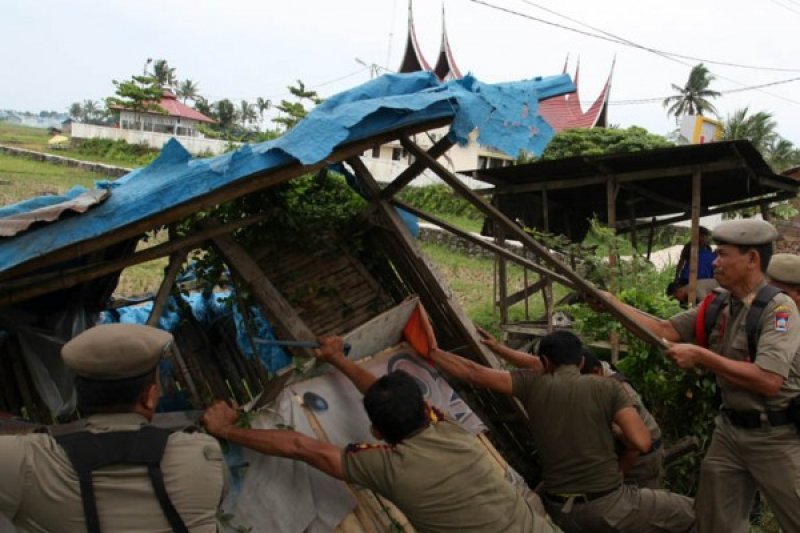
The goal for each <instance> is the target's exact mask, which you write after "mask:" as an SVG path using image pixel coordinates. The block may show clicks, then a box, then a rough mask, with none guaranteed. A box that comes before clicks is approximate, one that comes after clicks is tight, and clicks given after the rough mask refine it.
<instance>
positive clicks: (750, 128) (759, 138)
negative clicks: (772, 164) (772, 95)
mask: <svg viewBox="0 0 800 533" xmlns="http://www.w3.org/2000/svg"><path fill="white" fill-rule="evenodd" d="M749 111H750V109H749V108H747V107H744V108H742V109H737V110H736V111H734V112H733V114H731V115H728V117H727V118H726V119H725V124H724V127H723V131H722V139H723V140H725V141H733V140H735V139H747V140H749V141H750V142H751V143H753V146H755V147H756V149H757V150H758V151H759V152H761V153H766V151H767V149H768V148H769V146H770V145H771V144H772V143H773V142H774V141H775V140H776V138H778V134H777V132H776V131H775V129H776V128H777V126H778V124H777V123H776V122H775V121H774V120H773V119H772V113H768V112H766V111H759V112H758V113H754V114H748V113H749Z"/></svg>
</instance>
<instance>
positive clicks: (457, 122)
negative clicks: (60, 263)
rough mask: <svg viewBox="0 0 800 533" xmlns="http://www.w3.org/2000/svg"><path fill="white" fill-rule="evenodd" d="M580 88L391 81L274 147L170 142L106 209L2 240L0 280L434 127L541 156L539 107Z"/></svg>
mask: <svg viewBox="0 0 800 533" xmlns="http://www.w3.org/2000/svg"><path fill="white" fill-rule="evenodd" d="M574 90H575V86H574V84H573V83H572V81H571V80H570V79H569V76H567V75H560V76H551V77H547V78H534V79H531V80H526V81H519V82H513V83H501V84H484V83H481V82H479V81H478V80H476V79H475V78H474V77H472V76H466V77H464V78H463V79H460V80H454V81H450V82H447V83H440V82H439V81H438V79H437V78H436V76H435V75H433V74H432V73H429V72H416V73H412V74H388V75H385V76H382V77H380V78H377V79H375V80H372V81H370V82H368V83H365V84H363V85H361V86H358V87H355V88H353V89H350V90H348V91H345V92H343V93H340V94H337V95H335V96H333V97H331V98H329V99H328V100H327V101H325V102H323V103H322V104H320V105H319V106H318V107H317V108H316V109H314V110H313V111H312V112H311V113H309V115H308V116H307V117H306V118H305V119H304V120H303V121H301V122H300V123H299V124H298V125H297V126H296V127H295V128H293V129H292V130H290V131H289V132H288V133H287V134H286V135H284V136H282V137H280V138H278V139H275V140H273V141H269V142H265V143H262V144H255V145H245V146H242V147H241V148H239V149H238V150H236V151H235V152H230V153H227V154H223V155H220V156H217V157H213V158H209V159H192V157H191V155H190V154H189V152H187V151H186V150H185V149H184V148H183V147H182V146H181V145H180V143H178V142H177V141H175V140H174V139H173V140H171V141H170V142H169V143H167V145H166V146H165V147H164V149H163V150H162V152H161V154H160V156H159V157H158V159H156V160H155V161H154V162H153V163H151V164H150V165H149V166H147V167H144V168H141V169H137V170H134V171H133V172H131V173H129V174H126V175H125V176H123V177H121V178H119V179H118V180H116V181H114V182H113V183H112V184H111V185H110V186H111V190H112V194H111V197H110V198H109V199H108V200H106V201H105V202H104V203H102V204H100V205H98V206H96V207H94V208H93V209H91V210H89V211H88V212H86V213H84V214H81V215H79V216H74V217H70V218H67V219H62V220H59V221H57V222H54V223H52V224H49V225H47V226H43V227H38V228H35V229H32V230H29V231H28V232H26V233H22V234H19V235H17V236H15V237H13V238H10V239H7V240H3V241H0V272H2V271H5V270H8V269H11V268H13V267H16V266H19V265H22V264H24V263H26V262H28V261H31V260H32V259H35V258H37V257H40V256H43V255H45V254H49V253H51V252H54V251H57V250H61V249H64V248H66V247H69V246H74V245H76V244H78V243H82V242H87V241H91V240H92V239H95V238H97V237H100V236H102V235H105V234H109V233H112V232H114V231H116V230H119V229H121V228H123V227H126V226H129V225H131V224H134V223H136V222H139V221H142V220H144V219H147V218H148V217H153V216H154V215H156V214H159V213H164V212H167V211H169V210H170V209H173V208H178V207H180V206H181V205H182V204H185V203H187V202H189V201H192V200H195V199H198V198H200V197H203V196H206V195H211V194H212V193H214V192H215V191H218V190H220V189H223V188H226V187H229V186H234V185H235V184H237V183H239V182H243V181H245V180H247V179H248V177H251V176H253V175H254V174H256V173H264V172H266V171H269V170H273V169H277V168H279V167H283V166H287V165H292V164H298V163H300V164H302V165H311V164H317V163H319V162H321V161H324V160H325V158H327V157H328V156H329V155H330V154H331V152H333V151H334V150H335V149H336V148H337V147H339V146H340V145H342V144H345V143H350V142H353V141H359V140H365V139H369V138H371V137H374V136H376V135H379V134H382V133H386V132H389V131H394V130H396V129H398V128H403V127H408V126H414V125H421V124H425V123H428V122H431V121H433V120H437V119H451V120H452V124H451V127H450V133H449V134H450V135H451V136H452V138H453V139H454V140H456V141H457V142H459V143H462V144H463V143H465V142H467V139H468V136H469V134H470V132H472V131H473V130H474V129H475V128H478V130H479V137H478V139H479V142H480V143H481V144H483V145H485V146H490V147H494V148H497V149H499V150H502V151H504V152H506V153H508V154H509V155H512V156H516V155H517V154H518V153H519V152H520V151H521V150H525V151H527V152H529V153H533V154H539V153H541V151H542V150H543V149H544V147H545V146H546V144H547V143H548V142H549V140H550V138H551V137H552V135H553V130H552V128H551V127H550V126H549V125H548V124H547V123H546V122H545V121H544V119H542V117H541V116H540V115H539V114H538V102H539V100H542V99H545V98H549V97H552V96H557V95H560V94H565V93H569V92H573V91H574ZM331 162H332V163H333V162H335V161H331ZM300 171H302V170H301V169H300ZM177 217H178V215H176V218H177Z"/></svg>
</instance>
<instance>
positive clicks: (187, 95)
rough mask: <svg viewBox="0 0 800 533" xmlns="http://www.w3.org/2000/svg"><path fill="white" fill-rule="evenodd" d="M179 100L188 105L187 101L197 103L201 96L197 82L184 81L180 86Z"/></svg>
mask: <svg viewBox="0 0 800 533" xmlns="http://www.w3.org/2000/svg"><path fill="white" fill-rule="evenodd" d="M177 94H178V98H182V99H183V103H184V104H185V103H186V100H192V101H195V102H196V101H197V97H198V96H200V86H199V85H197V83H196V82H193V81H192V80H183V81H182V82H180V83H179V84H178V91H177Z"/></svg>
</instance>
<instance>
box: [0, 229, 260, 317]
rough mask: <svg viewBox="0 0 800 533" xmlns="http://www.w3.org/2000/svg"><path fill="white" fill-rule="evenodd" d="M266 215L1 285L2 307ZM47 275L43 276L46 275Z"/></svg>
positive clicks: (155, 256)
mask: <svg viewBox="0 0 800 533" xmlns="http://www.w3.org/2000/svg"><path fill="white" fill-rule="evenodd" d="M263 218H264V217H263V216H261V215H257V216H252V217H247V218H243V219H241V220H237V221H235V222H229V223H227V224H225V225H222V226H219V227H217V228H209V229H207V230H203V231H198V232H195V233H192V234H190V235H188V236H186V237H184V238H182V239H179V240H176V241H168V242H165V243H164V244H159V245H157V246H153V247H152V248H146V249H144V250H142V251H141V252H136V253H135V254H133V255H130V256H128V257H123V258H121V259H115V260H112V261H104V262H102V263H95V264H93V265H89V266H87V267H79V268H73V269H68V270H60V271H55V272H52V273H48V274H46V276H44V277H39V276H34V277H31V278H25V279H22V280H15V281H13V282H8V283H4V284H2V285H0V307H5V306H7V305H12V304H15V303H19V302H24V301H25V300H30V299H31V298H35V297H36V296H41V295H43V294H48V293H51V292H55V291H59V290H62V289H69V288H70V287H74V286H75V285H78V284H80V283H84V282H86V281H91V280H93V279H95V278H99V277H102V276H105V275H108V274H112V273H114V272H119V271H120V270H123V269H124V268H127V267H129V266H133V265H138V264H140V263H145V262H147V261H152V260H153V259H158V258H159V257H164V256H166V255H169V254H171V253H174V252H177V251H178V250H181V249H184V248H192V247H195V246H197V245H199V244H200V243H202V242H205V241H207V240H208V239H210V238H213V237H214V236H216V235H220V234H223V233H228V232H231V231H235V230H237V229H239V228H243V227H245V226H249V225H251V224H255V223H256V222H259V221H261V220H263ZM42 278H43V279H42Z"/></svg>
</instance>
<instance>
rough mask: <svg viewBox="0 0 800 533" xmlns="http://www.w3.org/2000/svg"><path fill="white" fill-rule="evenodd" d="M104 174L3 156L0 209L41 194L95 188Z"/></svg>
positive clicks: (0, 178)
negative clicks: (75, 187)
mask: <svg viewBox="0 0 800 533" xmlns="http://www.w3.org/2000/svg"><path fill="white" fill-rule="evenodd" d="M103 179H106V177H105V176H103V175H101V174H95V173H93V172H86V171H85V170H80V169H76V168H70V167H65V166H62V165H54V164H52V163H44V162H41V161H33V160H31V159H26V158H24V157H17V156H11V155H6V154H0V205H8V204H13V203H16V202H19V201H20V200H25V199H28V198H31V197H33V196H39V195H42V194H62V193H64V192H66V191H67V190H69V189H70V188H72V186H73V185H83V186H84V187H87V188H92V187H94V182H95V181H96V180H103Z"/></svg>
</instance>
